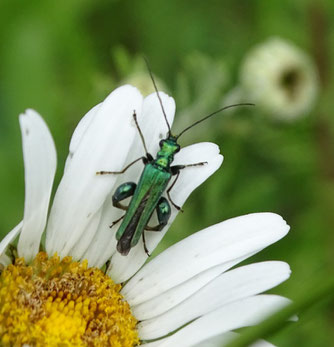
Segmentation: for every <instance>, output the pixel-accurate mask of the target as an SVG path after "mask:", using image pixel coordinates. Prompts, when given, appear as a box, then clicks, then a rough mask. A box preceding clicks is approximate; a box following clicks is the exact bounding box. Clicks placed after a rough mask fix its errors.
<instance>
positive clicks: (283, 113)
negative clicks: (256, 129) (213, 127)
mask: <svg viewBox="0 0 334 347" xmlns="http://www.w3.org/2000/svg"><path fill="white" fill-rule="evenodd" d="M318 87H319V86H318V76H317V73H316V69H315V67H314V64H313V62H312V60H311V58H310V57H309V56H308V55H307V54H306V53H304V52H303V51H302V50H301V49H299V48H298V47H296V46H295V45H294V44H292V43H290V42H288V41H286V40H283V39H281V38H276V37H275V38H271V39H269V40H267V41H266V42H264V43H262V44H259V45H257V46H255V47H254V48H253V49H252V50H251V51H250V52H249V53H248V54H247V55H246V57H245V59H244V62H243V64H242V66H241V68H240V85H239V86H238V87H236V88H235V89H233V90H232V91H231V92H230V93H229V94H228V95H227V97H226V98H225V100H224V102H225V103H229V102H232V103H233V102H240V101H244V100H247V101H249V102H254V103H255V104H256V106H258V107H260V108H262V110H263V111H264V112H265V113H267V114H268V115H272V116H273V117H275V118H278V119H281V120H286V121H292V120H294V119H296V118H298V117H302V116H305V115H307V114H308V113H309V112H310V111H311V110H312V107H313V106H314V103H315V101H316V98H317V94H318V89H319V88H318Z"/></svg>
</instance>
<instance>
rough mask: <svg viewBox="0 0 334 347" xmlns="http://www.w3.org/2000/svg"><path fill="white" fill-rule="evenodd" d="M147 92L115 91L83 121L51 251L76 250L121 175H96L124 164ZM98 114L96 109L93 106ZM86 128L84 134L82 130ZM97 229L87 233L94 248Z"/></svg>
mask: <svg viewBox="0 0 334 347" xmlns="http://www.w3.org/2000/svg"><path fill="white" fill-rule="evenodd" d="M141 105H142V96H141V95H140V93H139V91H138V90H137V89H136V88H134V87H131V86H123V87H120V88H118V89H116V90H115V91H114V92H112V93H111V94H110V95H109V96H108V97H107V98H106V99H105V101H104V102H103V103H102V104H101V105H100V106H99V107H97V109H96V113H95V114H94V115H93V116H88V121H87V123H86V124H84V125H82V124H81V125H80V128H81V129H79V130H78V133H77V135H75V138H74V140H73V141H74V142H72V147H74V148H75V151H74V155H73V156H72V159H71V163H70V165H68V167H67V170H66V172H65V173H64V176H63V178H62V180H61V182H60V185H59V187H58V190H57V193H56V196H55V200H54V203H53V206H52V210H51V214H50V218H49V223H48V229H47V237H46V249H47V252H48V253H49V254H53V253H55V252H57V253H58V254H59V255H60V256H61V257H63V256H65V255H68V254H70V253H69V252H70V250H71V249H72V248H73V247H74V246H75V244H76V243H77V242H78V241H79V239H80V237H81V236H82V233H83V232H84V230H86V228H87V226H88V225H89V224H90V222H91V219H92V218H93V217H94V215H95V214H96V212H97V211H98V210H99V209H100V208H101V206H102V204H103V202H104V200H105V199H106V197H107V195H108V194H109V193H110V191H111V189H112V187H113V185H114V183H115V182H116V179H117V177H115V176H117V175H105V176H99V175H96V172H97V171H101V170H106V171H107V170H110V171H117V170H121V169H122V168H123V166H124V162H125V159H126V155H127V153H128V151H129V149H130V148H131V144H132V141H133V139H134V136H135V134H136V128H135V127H134V126H133V124H132V115H133V112H134V110H135V111H136V113H137V114H138V115H140V113H141ZM91 112H92V114H93V111H91ZM83 132H84V136H82V135H81V134H82V133H83ZM94 235H95V233H91V235H90V237H89V238H86V239H85V242H86V243H88V244H87V245H82V248H88V245H89V243H90V241H91V240H92V239H93V237H94Z"/></svg>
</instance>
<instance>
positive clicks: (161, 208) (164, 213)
mask: <svg viewBox="0 0 334 347" xmlns="http://www.w3.org/2000/svg"><path fill="white" fill-rule="evenodd" d="M156 211H157V215H158V221H159V224H158V225H155V226H154V227H150V226H148V225H147V226H146V227H145V230H149V231H161V230H162V229H163V228H164V227H165V226H166V225H167V223H168V220H169V217H170V214H171V212H172V211H171V208H170V205H169V202H168V200H167V199H166V198H164V197H161V198H160V200H159V202H158V205H157V207H156Z"/></svg>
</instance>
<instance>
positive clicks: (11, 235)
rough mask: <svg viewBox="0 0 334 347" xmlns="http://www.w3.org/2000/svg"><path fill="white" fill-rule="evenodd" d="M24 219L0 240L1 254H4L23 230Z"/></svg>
mask: <svg viewBox="0 0 334 347" xmlns="http://www.w3.org/2000/svg"><path fill="white" fill-rule="evenodd" d="M22 226H23V221H21V222H20V223H19V224H18V225H17V226H16V227H15V228H14V229H12V230H11V231H10V232H9V233H8V234H7V235H6V236H5V237H4V238H3V239H2V240H1V242H0V255H2V254H4V253H5V251H6V249H7V247H8V246H9V244H10V243H11V242H13V241H14V240H15V238H16V236H17V235H18V234H19V233H20V232H21V230H22Z"/></svg>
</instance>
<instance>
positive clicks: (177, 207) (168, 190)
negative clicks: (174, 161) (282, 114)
mask: <svg viewBox="0 0 334 347" xmlns="http://www.w3.org/2000/svg"><path fill="white" fill-rule="evenodd" d="M179 176H180V170H178V171H177V173H176V178H175V180H174V182H173V183H172V185H171V186H170V187H169V188H168V189H167V196H168V199H169V201H170V202H171V203H172V205H173V206H174V207H175V208H176V209H177V210H179V211H180V212H183V210H182V208H181V207H180V206H178V205H176V204H175V202H174V201H173V200H172V198H171V196H170V194H169V192H170V191H171V190H172V188H173V187H174V184H175V183H176V181H177V179H178V178H179Z"/></svg>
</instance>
